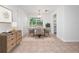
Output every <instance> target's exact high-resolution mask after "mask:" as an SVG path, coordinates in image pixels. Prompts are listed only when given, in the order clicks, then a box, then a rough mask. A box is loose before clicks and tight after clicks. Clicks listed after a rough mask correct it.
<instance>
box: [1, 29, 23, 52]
mask: <svg viewBox="0 0 79 59" xmlns="http://www.w3.org/2000/svg"><path fill="white" fill-rule="evenodd" d="M21 40H22V33H21V30H16V31H9V32H3V33H1V34H0V52H1V53H7V52H10V51H11V50H13V48H14V47H16V46H17V45H18V44H20V42H21Z"/></svg>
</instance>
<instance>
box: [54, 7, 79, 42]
mask: <svg viewBox="0 0 79 59" xmlns="http://www.w3.org/2000/svg"><path fill="white" fill-rule="evenodd" d="M55 13H56V14H57V37H58V38H59V39H61V40H63V41H64V42H79V6H63V7H60V8H58V9H57V10H56V11H55Z"/></svg>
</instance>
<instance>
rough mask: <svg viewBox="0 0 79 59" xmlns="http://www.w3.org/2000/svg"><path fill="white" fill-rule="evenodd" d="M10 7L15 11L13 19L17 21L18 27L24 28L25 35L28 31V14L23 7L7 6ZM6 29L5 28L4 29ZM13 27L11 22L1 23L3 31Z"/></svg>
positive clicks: (0, 29) (0, 28)
mask: <svg viewBox="0 0 79 59" xmlns="http://www.w3.org/2000/svg"><path fill="white" fill-rule="evenodd" d="M5 7H7V8H8V9H10V10H11V11H12V13H13V19H12V20H13V21H15V22H17V25H18V29H21V30H22V34H23V35H25V34H26V33H27V32H26V31H27V27H28V24H27V15H26V14H25V13H24V11H23V10H22V9H20V8H19V7H17V6H15V5H14V6H11V5H9V6H5ZM3 29H4V30H3ZM10 29H11V23H5V24H4V23H0V32H2V31H7V30H8V31H9V30H10Z"/></svg>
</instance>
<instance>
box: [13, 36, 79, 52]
mask: <svg viewBox="0 0 79 59" xmlns="http://www.w3.org/2000/svg"><path fill="white" fill-rule="evenodd" d="M78 52H79V43H78V42H76V43H66V42H62V41H61V40H59V39H57V38H56V37H54V36H51V37H42V38H36V37H25V38H23V40H22V42H21V43H20V45H18V46H17V47H16V48H15V49H14V50H13V51H12V53H78Z"/></svg>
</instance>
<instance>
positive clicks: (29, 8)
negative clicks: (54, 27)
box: [18, 5, 60, 15]
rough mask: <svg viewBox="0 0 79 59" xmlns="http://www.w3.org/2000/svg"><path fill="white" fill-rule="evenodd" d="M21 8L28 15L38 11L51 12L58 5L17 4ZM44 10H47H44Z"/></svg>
mask: <svg viewBox="0 0 79 59" xmlns="http://www.w3.org/2000/svg"><path fill="white" fill-rule="evenodd" d="M18 7H20V8H21V9H23V10H24V12H25V13H27V14H28V15H34V14H37V13H39V10H40V13H52V12H53V11H54V10H56V9H57V8H58V7H60V5H19V6H18ZM45 10H46V11H47V12H45Z"/></svg>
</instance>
